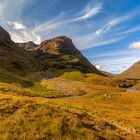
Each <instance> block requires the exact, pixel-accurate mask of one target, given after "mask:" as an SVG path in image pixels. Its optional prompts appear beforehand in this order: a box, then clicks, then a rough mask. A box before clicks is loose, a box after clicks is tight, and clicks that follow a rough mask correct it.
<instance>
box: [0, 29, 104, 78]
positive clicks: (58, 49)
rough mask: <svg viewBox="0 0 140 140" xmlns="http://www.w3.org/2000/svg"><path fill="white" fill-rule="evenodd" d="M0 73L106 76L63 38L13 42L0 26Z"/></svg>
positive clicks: (70, 42) (68, 40)
mask: <svg viewBox="0 0 140 140" xmlns="http://www.w3.org/2000/svg"><path fill="white" fill-rule="evenodd" d="M0 62H1V64H0V72H1V71H4V72H6V73H7V72H8V73H12V74H16V75H20V76H24V75H29V74H30V73H34V72H42V71H44V72H46V71H51V72H52V71H56V72H57V71H61V72H65V71H74V70H78V71H81V72H85V73H95V74H99V75H105V74H104V73H102V72H101V71H99V70H98V69H96V67H95V66H93V65H92V64H91V63H90V62H89V61H88V60H87V59H86V58H85V57H84V56H83V55H82V54H81V52H80V51H79V50H78V49H77V48H76V47H75V46H74V44H73V42H72V40H71V39H69V38H68V37H65V36H60V37H56V38H54V39H51V40H46V41H43V42H42V43H41V44H40V45H37V44H35V43H33V42H27V43H15V42H13V41H12V40H11V37H10V35H9V33H8V32H7V31H5V30H4V29H3V28H2V27H0Z"/></svg>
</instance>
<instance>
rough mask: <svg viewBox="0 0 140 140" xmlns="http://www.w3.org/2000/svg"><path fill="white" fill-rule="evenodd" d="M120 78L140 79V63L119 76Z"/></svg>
mask: <svg viewBox="0 0 140 140" xmlns="http://www.w3.org/2000/svg"><path fill="white" fill-rule="evenodd" d="M118 77H122V78H130V79H140V61H138V62H136V63H135V64H134V65H133V66H131V67H130V68H129V69H127V70H126V71H124V72H123V73H121V74H119V75H118Z"/></svg>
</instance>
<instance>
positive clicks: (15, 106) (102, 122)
mask: <svg viewBox="0 0 140 140" xmlns="http://www.w3.org/2000/svg"><path fill="white" fill-rule="evenodd" d="M35 74H36V73H34V74H32V75H34V76H35ZM7 78H9V79H7ZM6 79H7V80H6ZM9 80H12V81H11V82H8V81H9ZM28 80H30V82H29V81H28ZM0 81H1V82H0V95H1V96H0V104H1V105H0V118H1V119H0V139H2V140H9V139H10V140H15V139H21V140H23V139H33V140H34V139H45V140H46V139H48V140H57V139H58V140H59V139H60V140H61V139H62V140H63V139H64V140H65V139H66V140H82V139H83V140H85V139H87V140H92V139H95V140H96V139H97V140H98V139H99V140H100V139H101V140H102V139H107V140H108V139H110V140H114V139H116V140H120V139H136V140H137V139H139V138H140V137H139V134H140V118H139V116H140V111H139V109H140V102H139V101H140V96H139V93H138V92H131V93H130V92H126V88H130V87H132V86H135V85H137V81H134V80H124V79H118V78H117V79H116V78H109V77H103V76H99V75H95V74H83V73H81V72H78V71H73V72H65V73H64V74H63V75H61V76H59V77H55V78H51V79H42V80H40V81H34V80H33V81H32V82H31V79H30V78H28V77H24V78H23V77H20V76H16V75H15V76H14V75H13V76H9V75H8V76H7V75H4V74H2V75H1V76H0ZM27 81H28V82H27ZM23 83H24V84H23ZM7 126H8V127H7Z"/></svg>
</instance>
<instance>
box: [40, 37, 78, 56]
mask: <svg viewBox="0 0 140 140" xmlns="http://www.w3.org/2000/svg"><path fill="white" fill-rule="evenodd" d="M39 49H40V50H43V51H44V52H48V53H51V54H73V55H75V54H80V51H79V50H78V49H77V48H76V47H75V46H74V44H73V42H72V40H71V39H70V38H68V37H66V36H59V37H56V38H54V39H50V40H46V41H43V42H42V43H41V44H40V47H39Z"/></svg>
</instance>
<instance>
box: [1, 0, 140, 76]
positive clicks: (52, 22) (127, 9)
mask: <svg viewBox="0 0 140 140" xmlns="http://www.w3.org/2000/svg"><path fill="white" fill-rule="evenodd" d="M0 26H2V27H3V28H5V29H6V30H7V31H8V32H9V33H10V35H11V38H12V39H13V40H14V41H15V42H27V41H34V42H35V43H38V44H39V43H40V42H41V41H43V40H46V39H50V38H54V37H56V36H61V35H65V36H67V37H69V38H71V39H72V40H73V43H74V44H75V46H76V47H77V48H78V49H79V50H80V51H81V52H82V53H83V54H84V55H85V56H86V57H87V58H88V60H89V61H90V62H91V63H92V64H94V65H95V66H96V67H97V68H98V69H101V70H104V71H107V72H111V73H115V74H118V73H121V72H123V71H124V70H126V69H127V68H129V67H130V66H131V65H132V64H134V63H135V62H136V61H138V60H140V0H70V1H68V0H0Z"/></svg>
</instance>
